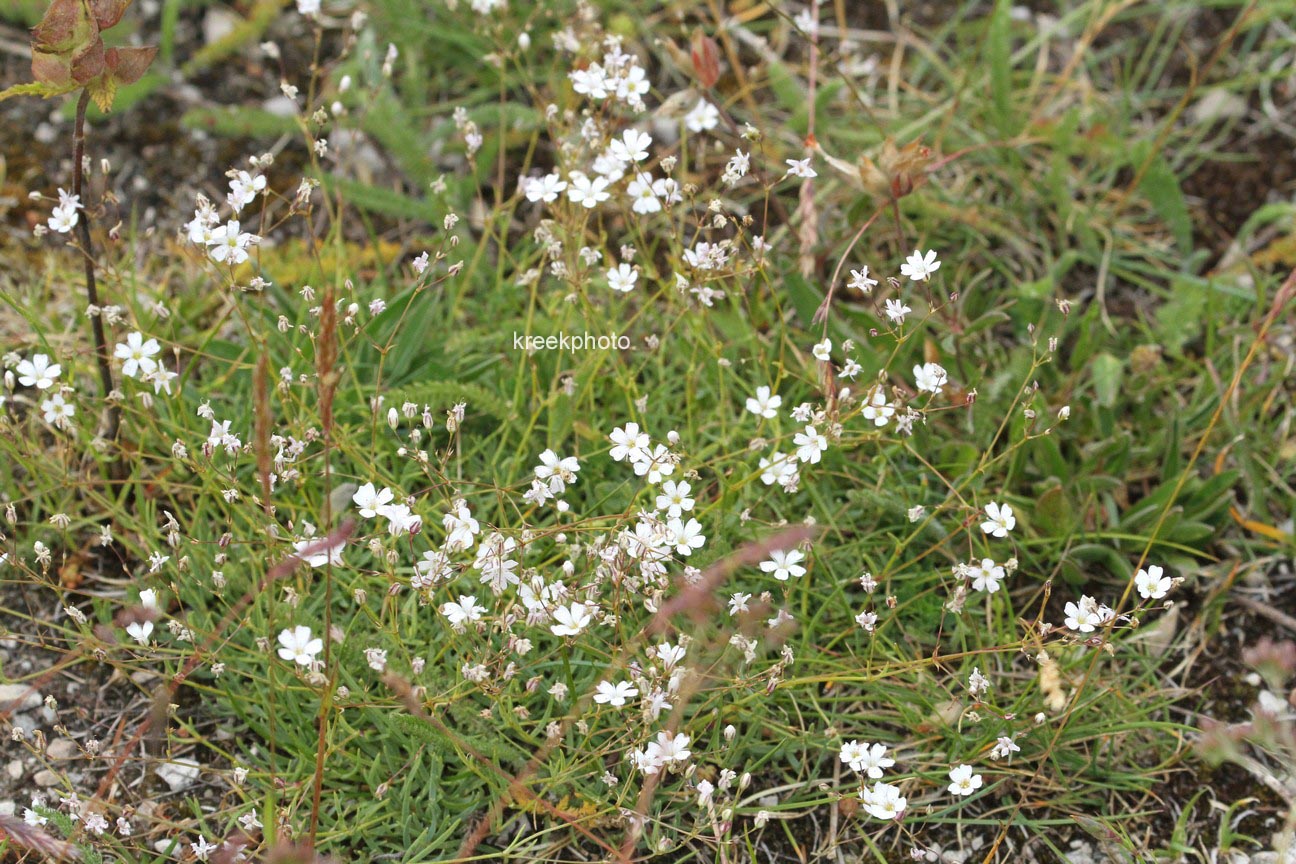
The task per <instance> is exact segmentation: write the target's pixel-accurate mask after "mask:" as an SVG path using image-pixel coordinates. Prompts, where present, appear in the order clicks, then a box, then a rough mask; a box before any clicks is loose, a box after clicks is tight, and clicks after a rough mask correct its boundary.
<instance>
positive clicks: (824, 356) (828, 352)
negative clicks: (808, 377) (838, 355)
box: [810, 339, 832, 363]
mask: <svg viewBox="0 0 1296 864" xmlns="http://www.w3.org/2000/svg"><path fill="white" fill-rule="evenodd" d="M810 353H811V354H813V355H814V356H815V359H816V360H820V361H822V362H824V363H827V362H828V361H829V360H831V359H832V340H831V339H825V340H823V341H822V342H820V343H818V344H817V345H815V346H814V347H813V348H811V349H810Z"/></svg>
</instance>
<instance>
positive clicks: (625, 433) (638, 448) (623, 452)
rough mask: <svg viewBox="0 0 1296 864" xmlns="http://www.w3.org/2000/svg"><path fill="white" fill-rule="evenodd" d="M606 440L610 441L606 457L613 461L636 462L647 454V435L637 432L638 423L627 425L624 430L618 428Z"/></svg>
mask: <svg viewBox="0 0 1296 864" xmlns="http://www.w3.org/2000/svg"><path fill="white" fill-rule="evenodd" d="M608 438H609V439H610V440H611V441H612V449H611V451H609V452H608V455H609V456H611V457H612V459H613V460H614V461H617V462H620V461H622V460H624V459H629V460H630V461H631V462H638V461H640V460H641V459H643V458H644V457H645V456H646V455H647V453H648V445H649V441H648V433H647V432H641V431H639V424H638V423H627V424H626V425H625V427H624V428H622V427H619V426H618V427H617V428H616V429H613V430H612V434H611V435H609V436H608Z"/></svg>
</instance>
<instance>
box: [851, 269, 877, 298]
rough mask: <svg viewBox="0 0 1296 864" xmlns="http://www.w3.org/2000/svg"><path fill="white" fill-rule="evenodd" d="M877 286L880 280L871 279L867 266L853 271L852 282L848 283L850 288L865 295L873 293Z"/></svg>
mask: <svg viewBox="0 0 1296 864" xmlns="http://www.w3.org/2000/svg"><path fill="white" fill-rule="evenodd" d="M877 284H878V280H876V279H873V278H870V277H869V268H868V267H867V266H865V267H861V268H860V269H858V270H852V271H851V278H850V281H849V282H847V283H846V285H847V287H848V288H854V289H855V290H857V291H860V292H862V293H864V294H868V293H869V292H870V291H872V290H873V288H874V287H875V286H876V285H877Z"/></svg>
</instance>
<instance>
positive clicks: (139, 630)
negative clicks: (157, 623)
mask: <svg viewBox="0 0 1296 864" xmlns="http://www.w3.org/2000/svg"><path fill="white" fill-rule="evenodd" d="M126 633H127V635H129V636H130V637H131V638H132V639H134V640H135V641H136V642H138V643H139V644H141V645H147V644H148V640H149V636H150V635H151V634H152V633H153V622H152V621H132V622H131V623H129V624H127V625H126Z"/></svg>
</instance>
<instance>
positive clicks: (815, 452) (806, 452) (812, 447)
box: [792, 426, 828, 465]
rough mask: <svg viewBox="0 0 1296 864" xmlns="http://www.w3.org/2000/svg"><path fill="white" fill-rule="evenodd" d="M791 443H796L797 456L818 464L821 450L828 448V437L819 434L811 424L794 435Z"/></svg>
mask: <svg viewBox="0 0 1296 864" xmlns="http://www.w3.org/2000/svg"><path fill="white" fill-rule="evenodd" d="M792 443H793V444H795V445H796V448H797V450H796V456H797V458H798V459H800V460H801V461H802V462H809V463H810V464H811V465H815V464H818V462H819V460H820V459H821V458H822V457H823V452H824V451H825V450H827V449H828V439H827V438H825V437H824V436H823V435H821V434H819V432H818V430H816V429H815V427H813V426H807V427H805V432H798V433H797V434H796V435H794V436H793V437H792Z"/></svg>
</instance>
